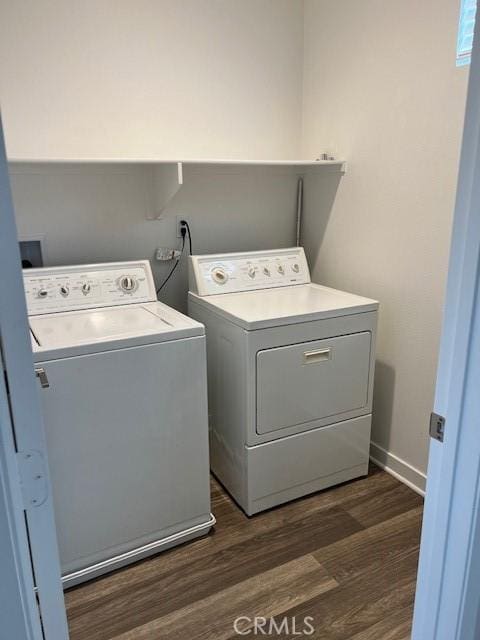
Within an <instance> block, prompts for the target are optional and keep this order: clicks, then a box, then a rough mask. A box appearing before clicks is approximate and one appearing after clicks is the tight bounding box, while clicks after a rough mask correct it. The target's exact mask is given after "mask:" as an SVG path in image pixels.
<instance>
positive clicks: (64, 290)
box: [60, 284, 70, 298]
mask: <svg viewBox="0 0 480 640" xmlns="http://www.w3.org/2000/svg"><path fill="white" fill-rule="evenodd" d="M69 293H70V289H69V288H68V287H67V285H66V284H64V285H62V286H61V287H60V295H62V296H63V297H64V298H66V297H67V296H68V294H69Z"/></svg>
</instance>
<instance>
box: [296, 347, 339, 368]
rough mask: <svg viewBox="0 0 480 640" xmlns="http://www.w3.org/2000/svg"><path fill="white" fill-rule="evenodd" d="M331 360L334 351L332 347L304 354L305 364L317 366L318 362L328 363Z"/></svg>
mask: <svg viewBox="0 0 480 640" xmlns="http://www.w3.org/2000/svg"><path fill="white" fill-rule="evenodd" d="M331 359H332V350H331V348H330V347H327V348H326V349H314V350H313V351H304V352H303V364H316V363H317V362H326V361H327V360H331Z"/></svg>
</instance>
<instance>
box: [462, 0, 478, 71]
mask: <svg viewBox="0 0 480 640" xmlns="http://www.w3.org/2000/svg"><path fill="white" fill-rule="evenodd" d="M476 11H477V0H462V4H461V7H460V22H459V25H458V40H457V67H461V66H462V65H464V64H470V58H471V53H472V43H473V31H474V28H475V14H476Z"/></svg>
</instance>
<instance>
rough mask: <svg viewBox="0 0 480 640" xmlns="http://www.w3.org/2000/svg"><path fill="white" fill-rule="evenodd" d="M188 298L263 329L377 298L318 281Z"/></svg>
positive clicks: (358, 307) (367, 304) (362, 306)
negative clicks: (364, 296)
mask: <svg viewBox="0 0 480 640" xmlns="http://www.w3.org/2000/svg"><path fill="white" fill-rule="evenodd" d="M189 295H190V298H191V300H194V301H195V302H196V303H198V304H201V305H202V306H205V307H210V308H212V307H213V308H214V310H215V311H216V312H217V313H219V314H220V315H223V316H225V317H227V318H228V319H230V320H231V321H232V322H234V323H235V324H238V325H240V326H242V327H243V328H245V329H250V330H251V329H263V328H267V327H276V326H280V325H285V324H294V323H298V322H309V321H312V320H321V319H323V318H332V317H335V316H344V315H351V314H354V313H364V312H366V311H375V310H377V309H378V302H377V301H376V300H371V299H370V298H363V297H361V296H357V295H354V294H352V293H346V292H345V291H338V290H336V289H330V288H329V287H324V286H322V285H319V284H303V285H295V286H290V287H283V288H277V289H264V290H257V291H244V292H239V293H229V294H224V295H216V296H208V297H207V296H206V297H201V296H197V295H195V294H192V293H190V294H189Z"/></svg>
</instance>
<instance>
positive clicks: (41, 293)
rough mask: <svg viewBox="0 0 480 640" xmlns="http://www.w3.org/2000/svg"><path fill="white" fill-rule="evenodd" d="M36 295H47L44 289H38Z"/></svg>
mask: <svg viewBox="0 0 480 640" xmlns="http://www.w3.org/2000/svg"><path fill="white" fill-rule="evenodd" d="M37 295H38V297H39V298H46V297H47V296H48V291H47V290H46V289H39V290H38V293H37Z"/></svg>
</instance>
